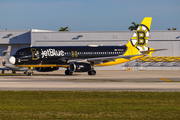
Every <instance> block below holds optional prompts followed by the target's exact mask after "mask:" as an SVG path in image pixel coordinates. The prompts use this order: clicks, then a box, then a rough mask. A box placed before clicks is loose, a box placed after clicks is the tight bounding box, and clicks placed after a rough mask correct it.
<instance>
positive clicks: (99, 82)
mask: <svg viewBox="0 0 180 120" xmlns="http://www.w3.org/2000/svg"><path fill="white" fill-rule="evenodd" d="M35 74H39V73H37V72H36V73H35ZM48 74H49V75H47V73H42V74H40V75H34V76H23V75H22V74H18V75H17V76H0V90H15V91H21V90H33V91H34V90H35V91H36V90H52V91H54V90H56V91H158V92H162V91H166V92H174V91H178V92H179V91H180V71H97V75H96V76H89V75H87V73H75V74H74V75H73V76H65V75H64V71H56V72H53V73H48Z"/></svg>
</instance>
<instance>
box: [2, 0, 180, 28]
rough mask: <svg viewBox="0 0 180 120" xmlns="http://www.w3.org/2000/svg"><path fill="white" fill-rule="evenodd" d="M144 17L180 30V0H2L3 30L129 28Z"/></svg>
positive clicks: (165, 26)
mask: <svg viewBox="0 0 180 120" xmlns="http://www.w3.org/2000/svg"><path fill="white" fill-rule="evenodd" d="M144 17H152V24H151V30H167V28H171V29H172V28H173V27H175V28H177V30H180V0H0V30H5V29H6V28H7V29H8V30H30V29H43V30H53V31H58V30H59V29H60V27H66V26H68V27H69V29H70V31H128V27H129V26H131V25H132V24H131V23H132V22H135V23H136V24H140V23H141V21H142V20H143V18H144Z"/></svg>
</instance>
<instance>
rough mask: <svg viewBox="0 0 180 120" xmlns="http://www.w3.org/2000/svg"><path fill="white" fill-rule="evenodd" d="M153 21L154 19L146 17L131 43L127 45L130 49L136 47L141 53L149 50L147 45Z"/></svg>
mask: <svg viewBox="0 0 180 120" xmlns="http://www.w3.org/2000/svg"><path fill="white" fill-rule="evenodd" d="M151 21H152V17H145V18H144V19H143V21H142V22H141V24H140V25H139V27H138V29H137V30H136V31H135V33H134V34H133V36H132V37H131V39H130V41H129V42H128V43H127V44H126V46H128V47H130V46H134V47H136V48H137V49H138V50H139V51H146V50H149V48H148V47H147V44H148V39H149V32H150V28H151Z"/></svg>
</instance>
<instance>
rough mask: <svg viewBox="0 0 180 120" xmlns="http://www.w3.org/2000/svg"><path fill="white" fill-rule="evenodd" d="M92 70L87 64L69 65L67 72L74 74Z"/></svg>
mask: <svg viewBox="0 0 180 120" xmlns="http://www.w3.org/2000/svg"><path fill="white" fill-rule="evenodd" d="M91 69H92V66H91V64H89V63H70V65H69V70H70V71H74V72H87V71H90V70H91Z"/></svg>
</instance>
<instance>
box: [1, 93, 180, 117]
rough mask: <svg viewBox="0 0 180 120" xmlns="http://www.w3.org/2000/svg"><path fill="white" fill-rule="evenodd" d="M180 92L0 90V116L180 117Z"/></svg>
mask: <svg viewBox="0 0 180 120" xmlns="http://www.w3.org/2000/svg"><path fill="white" fill-rule="evenodd" d="M179 96H180V92H79V91H76V92H69V91H0V119H3V120H4V119H8V120H25V119H26V120H28V119H29V120H30V119H43V120H46V119H73V120H74V119H83V120H84V119H92V120H94V119H100V120H101V119H102V120H110V119H151V120H152V119H153V120H154V119H173V120H176V119H177V120H178V119H179V118H180V99H179Z"/></svg>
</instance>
